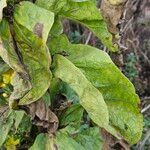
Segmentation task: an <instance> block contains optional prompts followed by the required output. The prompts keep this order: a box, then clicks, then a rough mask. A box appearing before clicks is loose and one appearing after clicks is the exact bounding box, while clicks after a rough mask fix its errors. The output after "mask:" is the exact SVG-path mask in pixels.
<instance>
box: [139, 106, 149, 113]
mask: <svg viewBox="0 0 150 150" xmlns="http://www.w3.org/2000/svg"><path fill="white" fill-rule="evenodd" d="M149 108H150V104H149V105H148V106H146V107H145V108H143V109H142V110H141V113H144V112H146V111H147V110H148V109H149Z"/></svg>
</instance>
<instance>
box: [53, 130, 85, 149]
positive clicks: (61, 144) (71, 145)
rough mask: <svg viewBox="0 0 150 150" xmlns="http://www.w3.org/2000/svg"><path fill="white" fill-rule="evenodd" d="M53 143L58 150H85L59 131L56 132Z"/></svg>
mask: <svg viewBox="0 0 150 150" xmlns="http://www.w3.org/2000/svg"><path fill="white" fill-rule="evenodd" d="M55 143H56V145H57V147H58V149H60V150H66V149H68V150H77V149H79V150H85V149H84V147H82V145H81V144H79V143H77V142H76V141H75V140H73V139H72V138H71V137H70V136H69V135H68V134H67V133H65V132H61V131H59V132H57V134H56V139H55Z"/></svg>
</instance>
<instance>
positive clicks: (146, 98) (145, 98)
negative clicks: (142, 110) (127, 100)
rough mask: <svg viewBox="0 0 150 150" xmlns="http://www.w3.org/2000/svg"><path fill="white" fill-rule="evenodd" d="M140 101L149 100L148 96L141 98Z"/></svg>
mask: <svg viewBox="0 0 150 150" xmlns="http://www.w3.org/2000/svg"><path fill="white" fill-rule="evenodd" d="M141 99H142V101H147V100H150V96H148V97H143V98H141Z"/></svg>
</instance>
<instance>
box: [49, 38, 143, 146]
mask: <svg viewBox="0 0 150 150" xmlns="http://www.w3.org/2000/svg"><path fill="white" fill-rule="evenodd" d="M56 45H57V46H56ZM49 46H50V47H51V52H52V54H55V53H60V54H61V53H62V52H63V53H66V57H67V58H68V59H69V60H70V61H72V62H73V63H74V65H75V66H76V67H78V68H79V69H80V71H82V73H83V74H84V75H85V77H86V78H87V79H88V80H89V81H90V82H91V83H92V84H93V85H94V86H95V87H96V88H98V89H99V91H100V92H101V93H102V95H103V97H104V100H105V102H106V104H107V106H108V110H109V115H110V124H111V125H112V126H113V127H115V128H116V130H117V131H118V132H120V133H121V135H122V136H123V137H124V138H125V139H126V140H127V141H128V142H129V143H131V144H134V143H136V142H137V141H138V140H139V139H140V137H141V134H142V130H143V117H142V115H141V113H140V110H139V107H138V105H139V103H140V100H139V97H138V96H137V95H136V93H135V89H134V86H133V85H132V83H131V82H130V81H129V80H128V79H127V78H126V77H125V76H124V75H123V74H122V73H121V71H120V70H119V69H118V68H117V67H116V66H115V64H114V63H113V62H112V60H111V59H110V57H109V56H108V54H107V53H105V52H103V51H101V50H99V49H97V48H93V47H90V46H85V45H81V44H78V45H77V44H70V43H69V42H68V41H67V39H66V37H64V36H62V37H59V38H55V39H54V40H52V41H51V44H50V45H49ZM107 130H109V128H108V127H107Z"/></svg>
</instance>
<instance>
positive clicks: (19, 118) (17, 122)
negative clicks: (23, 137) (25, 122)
mask: <svg viewBox="0 0 150 150" xmlns="http://www.w3.org/2000/svg"><path fill="white" fill-rule="evenodd" d="M24 116H25V112H24V111H15V124H14V125H15V128H16V130H17V129H18V127H19V125H20V124H21V121H22V119H23V117H24Z"/></svg>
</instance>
